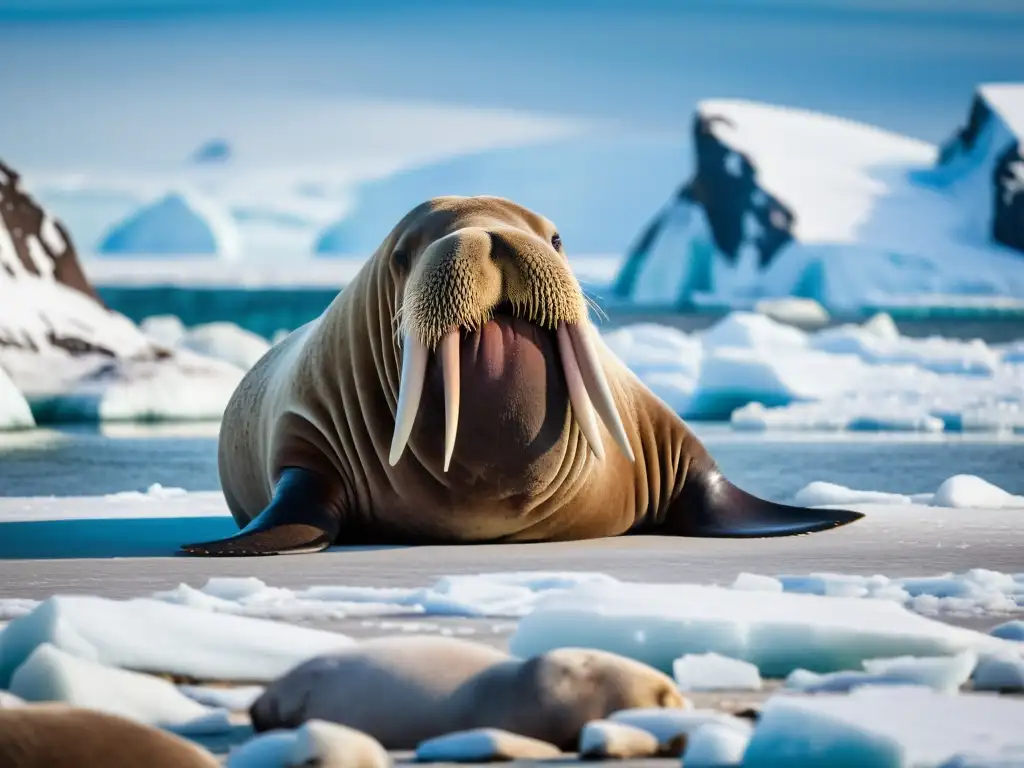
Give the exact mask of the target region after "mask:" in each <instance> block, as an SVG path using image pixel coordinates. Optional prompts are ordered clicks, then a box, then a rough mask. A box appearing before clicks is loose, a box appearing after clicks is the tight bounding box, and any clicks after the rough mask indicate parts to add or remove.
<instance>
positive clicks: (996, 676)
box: [971, 649, 1024, 693]
mask: <svg viewBox="0 0 1024 768" xmlns="http://www.w3.org/2000/svg"><path fill="white" fill-rule="evenodd" d="M971 680H972V684H973V688H974V690H976V691H1013V692H1014V693H1022V692H1024V649H1022V650H1021V652H1020V653H1013V652H1012V651H1007V652H1005V653H998V654H993V655H991V656H988V657H986V658H984V659H981V660H980V661H979V662H978V666H977V667H975V668H974V674H973V676H972V678H971Z"/></svg>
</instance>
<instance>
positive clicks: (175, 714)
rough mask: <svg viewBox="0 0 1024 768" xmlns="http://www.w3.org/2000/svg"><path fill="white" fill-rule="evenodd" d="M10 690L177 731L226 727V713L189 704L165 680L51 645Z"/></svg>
mask: <svg viewBox="0 0 1024 768" xmlns="http://www.w3.org/2000/svg"><path fill="white" fill-rule="evenodd" d="M179 650H181V649H179ZM10 690H11V693H13V694H15V695H16V696H20V697H21V698H22V699H24V700H25V701H31V702H45V701H60V702H64V703H66V704H70V705H71V706H74V707H82V708H85V709H93V710H97V711H100V712H107V713H109V714H112V715H120V716H121V717H127V718H129V719H132V720H136V721H138V722H141V723H145V724H147V725H155V726H159V727H162V728H168V729H171V730H176V731H179V732H190V733H211V732H213V733H216V732H219V731H223V730H226V729H227V727H228V721H227V716H226V713H225V712H223V711H222V712H220V713H218V712H217V711H216V710H212V709H210V708H209V707H205V706H203V705H202V704H200V703H198V702H196V701H194V700H193V699H190V698H189V697H187V696H185V695H184V694H183V693H181V692H180V691H178V689H177V688H175V687H174V685H173V684H172V683H170V682H168V681H167V680H162V679H160V678H157V677H153V676H152V675H146V674H140V673H138V672H130V671H128V670H123V669H117V668H116V667H108V666H105V665H104V664H101V663H99V662H96V661H92V660H89V659H87V658H80V657H79V656H76V655H72V654H71V653H66V652H64V651H62V650H60V649H58V648H56V647H55V646H53V645H50V644H49V643H42V644H40V645H39V646H37V647H36V649H35V650H34V651H32V653H31V654H30V655H29V656H28V658H27V659H25V661H24V662H23V663H22V664H21V665H20V666H18V668H17V669H15V670H14V674H13V675H12V676H11V680H10Z"/></svg>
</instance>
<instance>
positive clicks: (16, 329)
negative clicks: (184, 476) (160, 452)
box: [0, 270, 244, 421]
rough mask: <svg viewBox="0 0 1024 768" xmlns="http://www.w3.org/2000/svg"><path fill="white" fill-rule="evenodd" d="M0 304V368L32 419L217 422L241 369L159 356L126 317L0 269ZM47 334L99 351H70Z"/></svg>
mask: <svg viewBox="0 0 1024 768" xmlns="http://www.w3.org/2000/svg"><path fill="white" fill-rule="evenodd" d="M0 306H3V307H4V311H3V315H2V317H0V338H3V339H5V340H6V341H7V342H8V344H6V345H0V366H2V367H3V368H4V369H5V370H6V372H7V374H8V375H9V376H10V379H11V381H13V383H14V385H15V386H16V387H17V388H18V389H19V390H20V391H21V393H22V394H23V395H24V397H25V399H26V400H27V401H28V403H29V405H30V406H32V408H33V410H34V411H35V413H36V420H37V421H41V420H42V418H41V417H40V414H43V415H45V418H46V420H48V421H139V420H202V419H217V418H219V417H220V416H221V414H222V413H223V410H224V407H225V405H226V404H227V401H228V399H229V398H230V396H231V394H232V392H233V391H234V389H235V387H236V386H237V384H238V382H239V381H240V380H241V377H242V375H243V373H244V371H243V370H242V369H240V368H238V367H236V366H234V365H230V364H227V363H224V362H221V361H219V360H214V359H211V358H207V357H203V356H202V355H198V354H196V353H194V352H191V351H189V350H187V349H179V350H175V351H174V352H173V354H171V355H170V356H169V357H165V358H164V359H157V358H156V351H157V350H156V348H155V347H154V344H153V342H152V341H151V340H150V339H149V338H147V337H146V335H145V334H143V333H142V331H141V330H139V328H137V327H136V326H135V325H134V324H133V323H132V322H131V321H130V320H129V319H128V318H126V317H124V316H123V315H120V314H118V313H116V312H112V311H109V310H107V309H105V308H104V307H102V306H101V305H99V304H98V303H96V302H95V301H93V300H92V299H91V298H89V297H88V296H86V295H84V294H82V293H80V292H78V291H75V290H72V289H70V288H67V287H65V286H64V285H61V284H59V283H56V282H54V281H52V280H43V279H39V278H36V277H33V276H31V275H27V274H26V275H20V276H18V277H17V279H7V275H6V273H5V272H3V271H2V270H0ZM52 336H56V337H58V338H72V339H76V340H80V341H81V342H84V343H85V344H88V345H92V346H93V347H94V348H96V349H97V351H89V352H85V353H82V354H70V353H68V352H67V351H66V350H65V349H63V348H61V347H59V346H57V345H56V344H55V343H54V342H53V340H52ZM11 342H13V343H11ZM100 350H102V351H100Z"/></svg>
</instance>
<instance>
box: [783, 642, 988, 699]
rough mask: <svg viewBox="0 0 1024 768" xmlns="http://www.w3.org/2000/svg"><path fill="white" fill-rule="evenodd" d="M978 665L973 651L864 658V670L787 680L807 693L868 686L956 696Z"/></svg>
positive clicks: (802, 674) (799, 674)
mask: <svg viewBox="0 0 1024 768" xmlns="http://www.w3.org/2000/svg"><path fill="white" fill-rule="evenodd" d="M977 664H978V654H976V653H975V652H974V651H971V650H968V651H962V652H961V653H958V654H955V655H953V656H935V657H913V656H904V657H896V658H891V659H865V660H864V662H863V666H864V669H863V671H860V670H848V671H843V672H832V673H829V674H826V675H818V674H815V673H814V672H809V671H808V670H806V669H797V670H794V671H793V672H792V673H790V675H789V676H788V677H787V678H786V687H787V688H793V689H795V690H798V691H803V692H805V693H822V692H832V693H834V692H845V691H850V690H853V689H854V688H859V687H862V686H865V685H900V686H906V685H922V686H926V687H928V688H931V689H932V690H935V691H940V692H945V693H954V692H956V691H958V690H959V689H960V687H961V686H962V685H964V683H966V682H967V681H968V680H969V679H970V678H971V673H972V672H974V669H975V666H976V665H977Z"/></svg>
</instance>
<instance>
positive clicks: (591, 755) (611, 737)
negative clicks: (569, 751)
mask: <svg viewBox="0 0 1024 768" xmlns="http://www.w3.org/2000/svg"><path fill="white" fill-rule="evenodd" d="M577 751H578V752H579V756H580V759H594V760H603V759H617V760H625V759H630V758H640V757H654V756H655V755H657V754H659V752H660V751H661V746H660V745H659V744H658V740H657V738H655V736H654V734H652V733H650V732H649V731H645V730H643V729H642V728H637V727H636V726H632V725H626V724H625V723H616V722H613V721H611V720H591V721H590V722H589V723H587V724H586V725H584V726H583V730H581V731H580V741H579V747H578V750H577Z"/></svg>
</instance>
